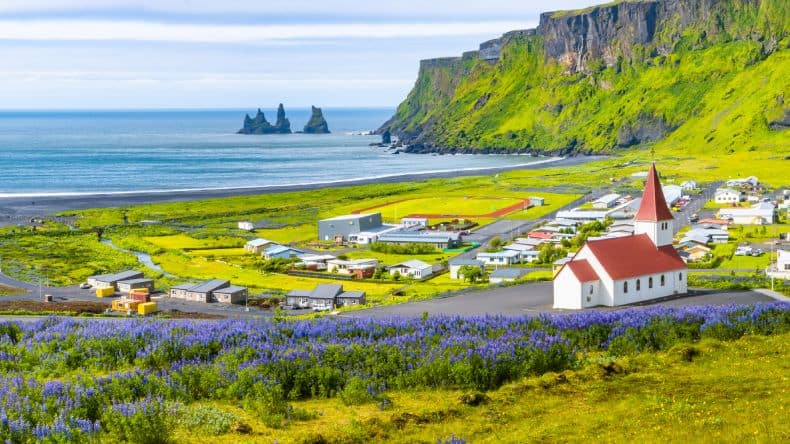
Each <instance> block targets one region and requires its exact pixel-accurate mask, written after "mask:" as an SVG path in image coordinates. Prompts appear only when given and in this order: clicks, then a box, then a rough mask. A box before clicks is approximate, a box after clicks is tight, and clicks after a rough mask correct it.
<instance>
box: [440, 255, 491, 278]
mask: <svg viewBox="0 0 790 444" xmlns="http://www.w3.org/2000/svg"><path fill="white" fill-rule="evenodd" d="M447 265H448V266H449V268H450V279H464V275H463V273H460V270H461V267H464V266H467V267H477V268H479V269H480V271H483V270H484V269H485V264H484V263H483V261H479V260H477V259H463V258H455V259H450V261H449V262H448V263H447Z"/></svg>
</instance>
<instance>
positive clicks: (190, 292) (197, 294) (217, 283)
mask: <svg viewBox="0 0 790 444" xmlns="http://www.w3.org/2000/svg"><path fill="white" fill-rule="evenodd" d="M228 287H231V285H230V282H229V281H226V280H223V279H211V280H208V281H204V282H201V283H199V284H187V285H177V286H175V287H171V288H170V297H171V298H177V299H184V300H187V301H193V302H204V303H208V302H214V301H216V300H217V299H215V297H214V293H215V292H216V291H219V290H223V289H225V288H228ZM245 292H246V289H245Z"/></svg>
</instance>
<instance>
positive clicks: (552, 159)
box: [0, 154, 565, 199]
mask: <svg viewBox="0 0 790 444" xmlns="http://www.w3.org/2000/svg"><path fill="white" fill-rule="evenodd" d="M470 155H473V154H470ZM563 159H565V158H564V157H549V158H546V159H543V160H536V161H534V162H527V163H518V164H514V165H506V166H494V167H491V166H485V167H470V168H449V169H438V170H424V171H415V172H411V173H402V172H401V173H391V174H381V175H376V176H363V177H356V178H350V179H336V180H326V181H318V182H297V183H285V184H278V185H250V186H241V187H239V186H232V187H211V188H171V189H151V190H130V191H59V192H45V193H42V192H30V193H0V199H14V198H30V197H87V196H136V195H150V194H168V193H199V192H222V191H249V190H262V191H264V190H273V189H274V190H276V189H287V188H296V187H318V186H321V185H339V184H355V183H368V182H374V181H376V180H380V179H392V178H397V177H419V176H431V175H436V174H446V173H452V172H481V173H483V172H487V171H489V172H498V171H508V170H514V169H519V168H523V167H527V166H534V165H541V164H545V163H551V162H557V161H559V160H563Z"/></svg>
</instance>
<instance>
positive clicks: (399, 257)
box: [345, 249, 455, 265]
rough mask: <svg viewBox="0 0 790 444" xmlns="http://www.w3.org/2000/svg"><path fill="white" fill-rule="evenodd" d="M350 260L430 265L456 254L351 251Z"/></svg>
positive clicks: (386, 263) (385, 263)
mask: <svg viewBox="0 0 790 444" xmlns="http://www.w3.org/2000/svg"><path fill="white" fill-rule="evenodd" d="M345 255H346V256H348V258H349V259H371V258H372V259H378V260H379V262H380V263H382V264H384V265H395V264H398V263H401V262H405V261H409V260H412V259H417V260H421V261H423V262H425V263H428V264H431V265H433V264H435V263H437V262H442V261H445V260H449V259H450V258H452V257H453V256H455V254H453V253H433V254H390V253H379V252H375V251H371V250H368V249H358V250H351V251H349V252H347V253H345Z"/></svg>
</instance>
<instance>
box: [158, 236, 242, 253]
mask: <svg viewBox="0 0 790 444" xmlns="http://www.w3.org/2000/svg"><path fill="white" fill-rule="evenodd" d="M143 239H144V240H145V241H146V242H149V243H151V244H154V245H156V246H157V247H161V248H164V249H166V250H193V249H195V250H197V249H207V248H233V247H239V246H243V245H244V239H242V238H240V237H219V238H207V239H196V238H194V237H191V236H188V235H186V234H175V235H172V236H150V237H144V238H143Z"/></svg>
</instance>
